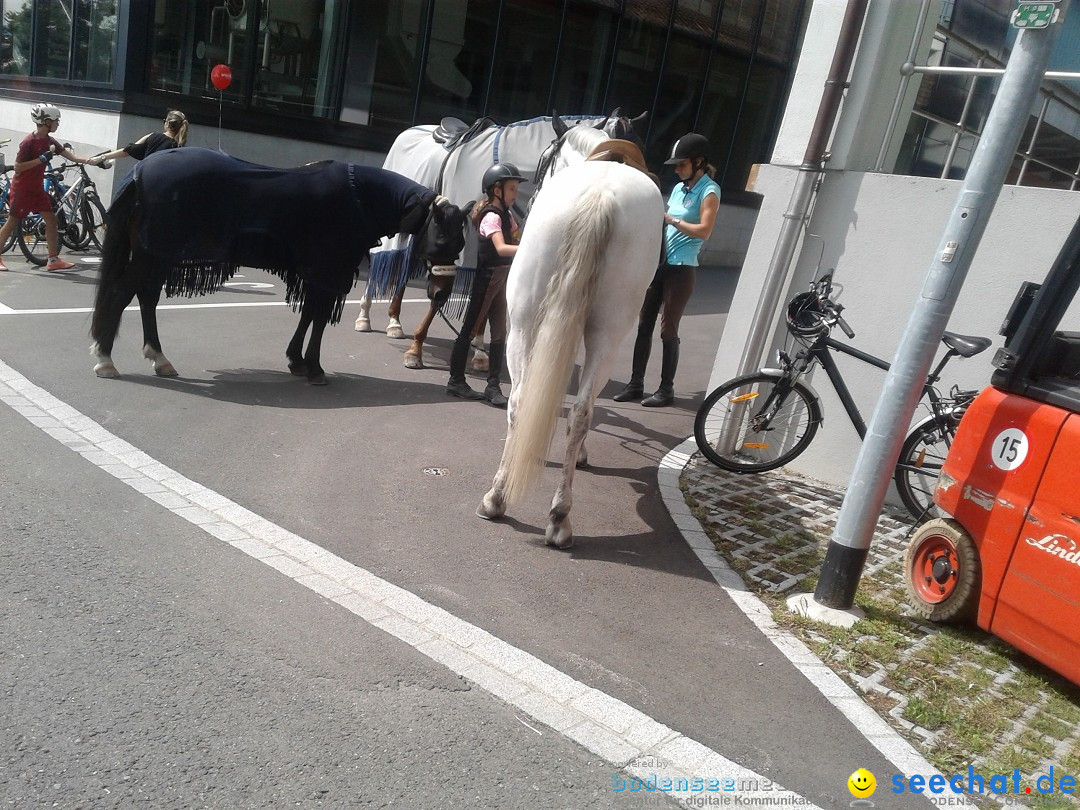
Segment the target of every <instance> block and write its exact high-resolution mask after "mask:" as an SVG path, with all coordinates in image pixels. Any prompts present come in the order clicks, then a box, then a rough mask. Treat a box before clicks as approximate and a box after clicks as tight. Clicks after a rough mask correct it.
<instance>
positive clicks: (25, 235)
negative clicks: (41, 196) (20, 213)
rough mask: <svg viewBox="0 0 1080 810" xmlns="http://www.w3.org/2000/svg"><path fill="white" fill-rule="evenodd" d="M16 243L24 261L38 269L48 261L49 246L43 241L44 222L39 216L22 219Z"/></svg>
mask: <svg viewBox="0 0 1080 810" xmlns="http://www.w3.org/2000/svg"><path fill="white" fill-rule="evenodd" d="M15 230H16V231H18V233H17V235H16V237H15V238H16V241H17V242H18V243H19V250H21V251H22V252H23V255H24V256H25V257H26V260H27V261H28V262H30V263H31V264H36V265H38V266H39V267H40V266H41V265H43V264H45V262H47V261H48V260H49V244H48V242H46V241H45V220H44V219H42V218H41V215H40V214H31V215H30V216H28V217H23V221H22V222H21V223H19V227H18V228H16V229H15Z"/></svg>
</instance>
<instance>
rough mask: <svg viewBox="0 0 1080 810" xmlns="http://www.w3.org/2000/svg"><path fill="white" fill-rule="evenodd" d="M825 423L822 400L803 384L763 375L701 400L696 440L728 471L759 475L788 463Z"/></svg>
mask: <svg viewBox="0 0 1080 810" xmlns="http://www.w3.org/2000/svg"><path fill="white" fill-rule="evenodd" d="M820 426H821V404H820V403H819V402H818V400H817V398H816V397H815V396H814V394H813V393H812V392H811V391H810V389H809V388H807V387H806V386H805V385H803V384H802V383H800V382H796V383H794V384H792V383H791V382H790V381H789V380H788V379H787V378H786V377H783V376H781V375H779V374H769V373H758V374H748V375H746V376H745V377H736V378H735V379H734V380H729V381H728V382H726V383H724V384H723V385H721V386H720V387H719V388H717V389H716V390H715V391H713V392H712V393H711V394H709V396H708V397H706V399H705V401H704V402H703V403H701V407H700V408H699V409H698V412H697V417H696V418H695V419H694V438H695V439H696V440H697V445H698V448H699V449H700V450H701V452H702V454H703V455H704V456H705V458H707V459H708V460H709V461H711V462H712V463H713V464H715V465H716V466H717V467H720V468H721V469H724V470H731V471H732V472H747V473H757V472H765V471H767V470H775V469H776V468H777V467H783V466H784V465H785V464H787V463H788V462H789V461H791V460H792V459H793V458H795V457H796V456H798V455H799V454H800V453H801V452H803V451H804V450H805V449H806V448H807V446H808V445H809V444H810V442H811V441H812V440H813V438H814V435H815V434H816V433H817V431H818V428H819V427H820Z"/></svg>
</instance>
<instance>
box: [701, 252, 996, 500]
mask: <svg viewBox="0 0 1080 810" xmlns="http://www.w3.org/2000/svg"><path fill="white" fill-rule="evenodd" d="M832 290H833V283H832V272H831V271H830V272H829V273H826V274H825V275H824V276H822V277H821V278H820V279H818V280H817V281H815V282H813V283H812V284H811V285H810V290H809V292H804V293H799V294H798V295H796V296H795V297H794V298H793V299H792V300H791V302H790V303H789V304H788V309H787V328H788V331H789V332H790V333H791V335H792V336H793V337H794V339H795V343H796V345H797V346H798V347H799V348H798V351H797V352H796V354H795V357H794V358H792V357H790V356H789V355H788V353H787V352H786V351H780V352H778V357H779V361H780V368H763V369H761V370H760V371H758V372H757V373H755V374H747V375H745V376H742V377H736V378H735V379H733V380H728V381H727V382H726V383H724V384H723V385H721V386H719V387H718V388H716V390H714V391H713V392H712V393H711V394H709V396H707V397H706V398H705V401H704V402H703V403H702V404H701V407H700V408H699V409H698V412H697V418H696V419H695V420H694V438H695V439H696V440H697V445H698V448H699V449H700V450H701V452H702V455H704V456H705V458H707V459H709V461H711V462H712V463H713V464H715V465H716V466H718V467H720V468H722V469H725V470H730V471H732V472H739V473H759V472H765V471H767V470H775V469H776V468H778V467H782V466H784V465H785V464H787V463H788V462H790V461H791V460H792V459H794V458H796V457H797V456H798V455H799V454H800V453H802V452H803V451H804V450H806V448H807V447H808V446H809V445H810V442H811V441H813V439H814V436H815V435H816V434H817V431H818V429H819V428H820V427H821V422H822V407H821V400H820V399H819V398H818V396H817V394H816V393H815V392H814V391H813V390H812V389H811V388H810V387H809V386H808V385H806V384H805V383H804V382H802V378H803V376H804V375H806V374H807V373H808V372H809V371H810V370H811V369H812V368H813V367H814V365H815V364H818V363H820V364H821V366H822V368H824V369H825V373H826V374H827V375H828V377H829V381H830V382H831V383H832V385H833V388H834V389H835V390H836V393H837V396H838V397H839V398H840V402H841V403H842V404H843V406H844V410H845V411H846V412H847V415H848V418H849V419H850V420H851V424H852V425H853V426H854V427H855V430H856V431H858V434H859V437H860V438H864V437H865V436H866V422H865V421H863V418H862V414H860V413H859V409H858V407H857V406H856V405H855V401H854V399H853V398H852V396H851V392H850V391H849V390H848V387H847V385H846V384H845V382H844V378H843V376H842V375H841V373H840V369H839V368H838V367H837V365H836V361H835V360H834V359H833V357H832V354H831V352H833V351H836V352H840V353H841V354H846V355H849V356H850V357H854V358H856V359H858V360H862V361H863V362H864V363H869V364H870V365H872V366H875V367H877V368H880V369H882V370H884V371H888V369H889V364H888V363H887V362H886V361H884V360H882V359H881V358H879V357H875V356H873V355H871V354H867V353H866V352H863V351H860V350H859V349H856V348H854V347H852V346H849V345H847V344H845V343H840V342H839V341H837V340H834V339H833V338H832V337H831V332H832V329H833V327H836V326H839V327H840V329H841V330H842V331H843V332H844V334H845V335H847V336H848V338H853V337H855V332H854V330H852V328H851V327H850V326H849V325H848V323H847V321H845V320H844V318H843V316H842V315H841V314H840V313H841V312H842V311H843V309H844V307H843V305H842V304H837V303H836V302H834V301H833V300H832V297H831V296H832ZM941 340H942V343H944V344H945V346H946V348H947V349H948V351H947V352H946V353H945V355H944V356H943V357H942V358H941V361H940V362H939V363H938V364H937V366H936V367H935V368H934V369H933V371H931V372H930V375H929V376H928V377H927V378H926V387H925V388H924V390H923V396H924V399H925V402H924V404H925V405H926V407H928V408H929V411H930V415H929V416H927V417H926V418H925V419H923V420H922V421H920V422H919V423H917V424H916V425H915V426H914V427H913V428H912V429H911V431H910V432H909V433H908V435H907V438H906V439H905V440H904V444H903V447H902V449H901V451H900V459H899V461H898V462H897V465H896V471H895V473H894V475H893V477H894V480H895V482H896V489H897V492H898V493H899V495H900V499H901V500H902V501H903V503H904V506H905V507H907V509H908V511H909V512H910V513H911V514H912V516H914V517H915V519H916V520H922V519H923V518H926V517H934V516H936V514H937V512H936V507H935V506H934V500H933V498H934V488H935V486H936V485H937V478H938V474H939V473H940V471H941V465H942V463H943V462H944V460H945V456H946V455H947V454H948V452H949V447H950V446H951V444H952V439H953V436H954V435H955V434H956V428H957V426H958V425H959V424H960V419H961V417H963V415H964V411H966V410H967V407H968V405H969V404H970V403H971V401H972V400H973V399H974V398H975V395H976V394H978V391H961V390H960V389H959V388H957V387H956V386H953V387H952V389H951V390H950V392H949V394H948V395H947V396H946V395H943V394H942V393H941V392H940V391H939V390H938V388H937V387H936V386H937V383H938V381H939V380H940V378H941V372H942V370H943V369H944V368H945V365H946V364H947V363H948V362H949V361H950V360H951V359H952V358H953V357H973V356H975V355H976V354H978V353H979V352H982V351H985V350H986V348H987V347H989V346H990V339H989V338H984V337H971V336H968V335H958V334H956V333H955V332H945V333H944V335H942V338H941Z"/></svg>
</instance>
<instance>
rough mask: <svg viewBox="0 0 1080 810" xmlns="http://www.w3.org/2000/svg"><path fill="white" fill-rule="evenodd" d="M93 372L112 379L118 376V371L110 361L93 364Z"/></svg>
mask: <svg viewBox="0 0 1080 810" xmlns="http://www.w3.org/2000/svg"><path fill="white" fill-rule="evenodd" d="M94 373H95V374H97V375H98V376H99V377H103V378H105V379H108V380H114V379H116V378H117V377H119V376H120V372H119V371H117V370H116V366H114V365H113V364H112V363H98V364H97V365H96V366H94Z"/></svg>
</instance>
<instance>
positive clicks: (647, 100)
mask: <svg viewBox="0 0 1080 810" xmlns="http://www.w3.org/2000/svg"><path fill="white" fill-rule="evenodd" d="M660 5H664V4H657V3H650V2H646V1H645V0H627V3H626V11H625V16H624V18H623V21H622V25H621V26H620V29H619V42H618V49H617V51H616V54H615V72H614V74H613V75H612V77H611V89H610V90H609V91H608V106H610V107H621V108H622V110H623V112H626V113H628V114H631V115H637V114H638V113H640V112H642V111H644V110H650V115H649V117H650V119H651V120H650V123H649V132H654V131H657V127H658V126H659V127H660V129H661V130H663V127H664V114H663V113H661V112H659V111H657V110H653V109H652V107H653V102H654V101H655V100H656V88H657V81H658V79H659V77H660V71H661V69H662V67H663V59H664V43H665V41H666V40H667V25H668V14H669V13H670V8H667V7H665V8H663V9H660V8H658V6H660ZM661 12H663V13H661ZM659 106H660V108H661V109H664V110H666V109H667V106H668V100H667V99H661V102H660V105H659ZM648 147H649V148H648V149H647V153H646V159H647V160H648V161H649V162H650V163H653V162H656V161H657V160H658V159H659V161H660V162H663V158H661V157H660V155H661V154H663V151H664V145H663V144H660V143H659V141H658V140H657V138H655V137H652V136H650V138H649V144H648Z"/></svg>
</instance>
